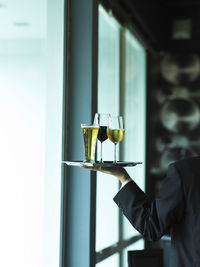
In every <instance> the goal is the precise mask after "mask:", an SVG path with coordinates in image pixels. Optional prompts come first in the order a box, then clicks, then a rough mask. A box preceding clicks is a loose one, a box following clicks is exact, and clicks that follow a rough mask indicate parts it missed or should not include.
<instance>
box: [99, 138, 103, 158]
mask: <svg viewBox="0 0 200 267" xmlns="http://www.w3.org/2000/svg"><path fill="white" fill-rule="evenodd" d="M102 146H103V142H101V152H100V153H101V154H100V155H101V159H100V162H103V158H102Z"/></svg>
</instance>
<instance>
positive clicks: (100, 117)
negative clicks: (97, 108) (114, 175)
mask: <svg viewBox="0 0 200 267" xmlns="http://www.w3.org/2000/svg"><path fill="white" fill-rule="evenodd" d="M109 117H110V114H107V113H96V114H95V116H94V124H95V125H98V126H99V132H98V136H97V139H98V140H99V141H100V142H101V151H100V153H101V154H100V162H103V157H102V146H103V142H104V141H105V140H107V139H108V136H107V128H108V125H109Z"/></svg>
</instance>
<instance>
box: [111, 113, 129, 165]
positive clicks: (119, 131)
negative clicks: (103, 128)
mask: <svg viewBox="0 0 200 267" xmlns="http://www.w3.org/2000/svg"><path fill="white" fill-rule="evenodd" d="M107 135H108V138H109V139H110V141H111V142H113V143H114V162H117V157H116V146H117V144H118V143H119V142H121V141H122V140H123V138H124V135H125V129H124V125H123V118H122V116H112V117H110V120H109V127H108V129H107Z"/></svg>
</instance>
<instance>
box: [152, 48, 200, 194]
mask: <svg viewBox="0 0 200 267" xmlns="http://www.w3.org/2000/svg"><path fill="white" fill-rule="evenodd" d="M147 91H148V101H147V103H148V107H147V109H148V112H147V114H148V115H147V116H148V117H147V120H148V126H147V131H148V136H147V162H148V164H147V168H148V169H147V192H148V193H149V194H151V195H153V196H158V195H159V188H160V184H161V181H162V179H163V178H164V176H165V174H166V170H167V167H168V164H170V163H171V162H174V161H176V160H179V159H182V158H186V157H190V156H195V155H199V154H200V55H198V54H191V53H189V54H185V53H184V54H169V53H155V54H152V53H151V54H149V55H148V80H147Z"/></svg>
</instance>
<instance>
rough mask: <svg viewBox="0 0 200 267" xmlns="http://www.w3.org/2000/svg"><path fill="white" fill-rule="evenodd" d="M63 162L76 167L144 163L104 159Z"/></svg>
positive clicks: (124, 165)
mask: <svg viewBox="0 0 200 267" xmlns="http://www.w3.org/2000/svg"><path fill="white" fill-rule="evenodd" d="M62 163H65V164H67V165H68V166H74V167H76V166H77V167H83V166H87V167H133V166H136V165H138V164H142V162H139V161H136V162H131V161H117V162H113V161H104V162H99V161H96V162H84V161H62Z"/></svg>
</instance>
